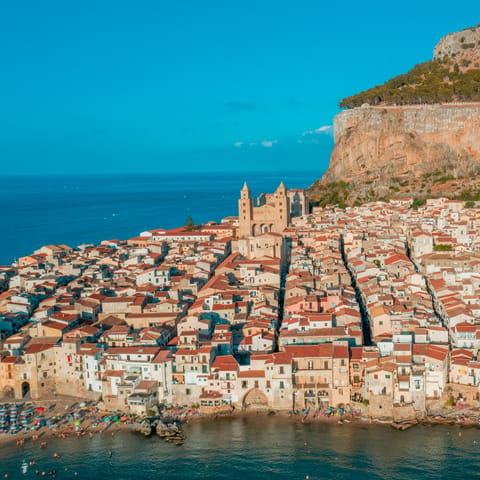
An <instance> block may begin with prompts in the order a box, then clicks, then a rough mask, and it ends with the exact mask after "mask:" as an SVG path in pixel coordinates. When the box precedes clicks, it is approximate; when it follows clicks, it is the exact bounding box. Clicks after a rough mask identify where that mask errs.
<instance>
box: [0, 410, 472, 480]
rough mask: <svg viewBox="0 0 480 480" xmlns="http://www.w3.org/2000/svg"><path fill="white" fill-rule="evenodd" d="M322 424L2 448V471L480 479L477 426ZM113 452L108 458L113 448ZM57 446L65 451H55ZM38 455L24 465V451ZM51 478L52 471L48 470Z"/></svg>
mask: <svg viewBox="0 0 480 480" xmlns="http://www.w3.org/2000/svg"><path fill="white" fill-rule="evenodd" d="M458 431H459V429H458V428H456V427H449V428H447V427H442V426H435V427H416V428H414V429H411V430H407V431H405V432H399V431H396V430H393V429H391V428H390V427H388V426H387V427H383V426H360V425H337V424H332V425H325V424H308V425H303V424H301V423H300V422H294V421H293V420H290V419H280V418H275V417H273V418H265V417H258V418H247V419H245V418H237V419H220V420H215V421H212V422H210V423H207V422H204V423H197V424H190V425H188V426H187V427H186V433H187V441H186V442H185V444H184V445H183V446H181V447H177V446H175V445H170V444H167V443H165V442H163V441H162V440H160V439H158V438H156V437H152V438H147V439H146V438H144V437H141V436H138V435H134V434H130V433H125V434H117V435H115V436H114V437H112V436H111V435H110V434H109V433H107V434H102V435H99V436H96V437H94V438H92V439H89V438H80V439H77V438H68V439H65V440H55V441H53V440H52V441H49V444H48V447H47V448H46V449H45V450H40V449H39V447H38V445H34V444H32V443H30V444H28V443H27V444H26V446H25V447H24V448H23V449H19V448H17V447H16V446H15V444H13V445H7V446H2V447H1V449H0V465H1V467H0V475H1V476H0V478H2V476H3V475H4V474H5V473H8V475H9V478H15V479H17V478H18V479H20V478H40V476H39V475H36V474H35V471H34V470H35V469H36V468H38V469H40V470H45V471H49V470H52V469H56V470H57V471H58V474H57V478H78V479H93V478H102V479H116V480H120V479H157V478H158V479H185V480H186V479H204V478H218V479H270V478H271V479H278V480H283V479H285V480H286V479H305V478H306V476H307V475H308V476H309V477H310V479H312V480H313V479H342V480H343V479H345V480H347V479H348V480H350V479H352V480H353V479H356V480H358V479H368V480H375V479H437V478H449V479H457V478H458V479H463V478H479V475H480V474H479V473H478V472H479V471H480V455H479V454H480V445H479V444H475V443H474V441H477V442H479V443H480V430H477V429H469V430H462V436H461V437H459V436H458ZM109 451H111V452H112V457H110V456H109ZM54 452H58V453H59V454H60V455H61V458H60V459H58V460H55V459H54V458H53V457H52V455H53V453H54ZM24 459H25V460H26V461H27V462H28V461H30V460H35V461H36V462H37V465H36V466H35V467H30V468H29V470H28V472H27V473H26V474H22V473H21V464H22V461H23V460H24ZM47 477H48V476H47Z"/></svg>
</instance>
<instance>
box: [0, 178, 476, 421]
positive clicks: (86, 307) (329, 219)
mask: <svg viewBox="0 0 480 480" xmlns="http://www.w3.org/2000/svg"><path fill="white" fill-rule="evenodd" d="M479 229H480V210H477V209H475V208H467V207H466V205H465V202H462V201H452V200H448V199H446V198H436V199H430V200H427V201H426V203H424V204H422V205H418V204H417V203H416V202H415V201H414V199H413V198H404V199H393V200H390V201H388V202H381V201H378V202H371V203H366V204H363V205H361V206H356V207H347V208H343V209H341V208H338V207H337V206H334V205H329V206H326V207H316V206H310V205H309V201H308V197H307V194H306V191H305V190H303V189H292V190H287V189H286V187H285V186H284V185H283V183H281V184H280V186H279V187H278V189H277V190H276V191H275V192H274V193H271V194H262V195H261V196H260V197H259V198H258V200H257V201H256V202H255V201H254V199H253V197H252V195H251V192H250V190H249V188H248V186H247V184H245V185H244V187H243V188H242V189H241V191H240V198H239V201H238V215H237V216H231V217H227V218H224V219H222V220H221V222H218V223H217V222H207V223H204V224H202V225H193V224H187V225H186V226H184V227H179V228H176V229H172V230H164V229H161V228H159V229H154V230H149V231H145V232H140V233H139V235H138V236H137V237H135V238H129V239H126V240H118V239H111V240H105V241H103V242H101V244H99V245H92V244H88V245H80V246H78V247H75V248H72V247H70V246H67V245H63V244H59V245H46V246H43V247H41V248H39V249H38V250H36V251H35V252H33V253H32V254H31V255H28V256H25V257H22V258H19V259H18V260H17V261H16V262H15V263H14V264H12V265H9V266H2V267H0V291H1V292H2V293H0V333H1V343H0V357H1V360H0V396H1V399H2V401H4V402H15V401H16V402H19V401H23V402H25V401H35V400H44V399H55V398H59V397H61V396H68V397H75V398H78V401H79V402H81V401H95V402H101V404H102V406H103V408H104V409H105V410H111V411H118V412H124V413H125V414H134V415H140V416H142V415H149V414H150V412H152V411H156V410H157V409H158V408H159V406H161V407H163V408H168V407H173V406H182V407H185V408H187V407H193V408H196V409H197V410H198V411H199V412H201V413H202V414H205V415H208V414H216V415H217V414H221V413H231V412H233V411H236V412H239V411H259V410H262V411H266V412H280V411H283V412H294V413H300V414H301V415H303V416H308V415H319V414H322V415H324V414H326V413H328V412H337V411H342V412H345V411H348V412H352V411H357V412H362V413H363V414H364V415H365V416H367V417H369V418H372V419H384V418H386V419H392V420H395V421H399V422H400V421H403V420H405V419H407V420H411V419H421V418H424V417H425V416H427V415H432V414H436V413H438V412H441V411H442V409H444V408H445V407H446V406H448V407H454V406H469V407H472V408H474V407H477V405H478V401H479V399H480V358H478V350H479V348H480V303H479V300H478V299H479V298H480V238H479V236H478V231H479Z"/></svg>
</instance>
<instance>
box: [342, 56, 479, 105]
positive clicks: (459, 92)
mask: <svg viewBox="0 0 480 480" xmlns="http://www.w3.org/2000/svg"><path fill="white" fill-rule="evenodd" d="M463 66H465V67H467V66H470V67H474V68H471V69H469V70H467V71H462V70H461V69H460V68H459V66H458V64H456V63H454V62H453V60H452V59H450V58H448V57H445V59H444V60H443V61H438V60H431V61H429V62H425V63H420V64H418V65H415V67H413V68H412V69H411V70H410V71H409V72H407V73H405V74H403V75H398V76H397V77H395V78H392V79H391V80H388V81H387V82H385V83H384V84H383V85H379V86H376V87H373V88H371V89H369V90H365V91H364V92H361V93H358V94H356V95H352V96H351V97H347V98H344V99H343V100H342V101H341V102H340V104H339V105H340V107H341V108H354V107H360V106H362V105H363V104H364V103H367V104H369V105H379V104H387V105H412V104H425V103H427V104H433V103H445V102H469V101H475V102H476V101H480V65H478V64H475V65H463V64H462V67H463Z"/></svg>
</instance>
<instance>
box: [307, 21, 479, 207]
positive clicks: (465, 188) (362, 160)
mask: <svg viewBox="0 0 480 480" xmlns="http://www.w3.org/2000/svg"><path fill="white" fill-rule="evenodd" d="M340 106H341V107H346V108H349V110H344V111H343V112H342V113H340V114H338V115H337V116H336V117H335V120H334V136H335V147H334V149H333V153H332V156H331V159H330V166H329V168H328V170H327V172H326V173H325V175H324V176H323V177H322V178H321V179H320V180H319V181H317V182H316V183H314V184H313V185H312V186H311V187H310V191H309V194H310V198H311V200H312V202H318V203H319V204H321V205H325V204H328V203H332V204H335V203H336V204H338V205H347V204H354V203H361V202H364V201H370V200H378V199H388V198H390V197H395V196H405V195H408V196H415V197H418V199H419V200H420V199H421V198H425V197H427V196H439V195H442V196H444V195H449V196H451V197H453V198H459V199H468V200H470V199H475V200H480V26H479V27H472V28H468V29H465V30H462V31H460V32H455V33H451V34H449V35H446V36H445V37H443V38H442V39H441V40H440V41H439V43H438V44H437V46H436V47H435V49H434V59H433V60H431V61H429V62H425V63H423V64H419V65H416V66H415V67H414V68H412V69H411V70H410V71H409V72H407V73H406V74H403V75H399V76H397V77H395V78H393V79H390V80H389V81H387V82H385V83H384V84H383V85H379V86H377V87H373V88H371V89H369V90H366V91H364V92H360V93H358V94H356V95H353V96H351V97H347V98H346V99H344V100H342V102H341V103H340Z"/></svg>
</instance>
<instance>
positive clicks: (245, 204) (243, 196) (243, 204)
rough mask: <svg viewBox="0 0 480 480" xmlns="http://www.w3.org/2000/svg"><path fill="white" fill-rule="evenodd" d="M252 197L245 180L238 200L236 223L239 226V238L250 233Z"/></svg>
mask: <svg viewBox="0 0 480 480" xmlns="http://www.w3.org/2000/svg"><path fill="white" fill-rule="evenodd" d="M252 217H253V198H252V196H251V193H250V189H249V188H248V185H247V182H245V183H244V185H243V188H242V189H241V190H240V199H239V200H238V224H239V227H240V238H247V237H249V236H250V235H251V234H252Z"/></svg>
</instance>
